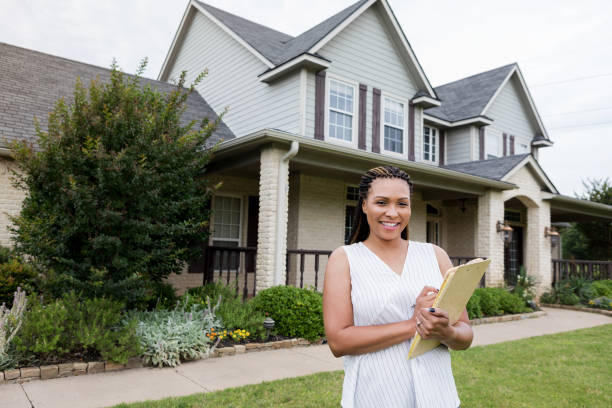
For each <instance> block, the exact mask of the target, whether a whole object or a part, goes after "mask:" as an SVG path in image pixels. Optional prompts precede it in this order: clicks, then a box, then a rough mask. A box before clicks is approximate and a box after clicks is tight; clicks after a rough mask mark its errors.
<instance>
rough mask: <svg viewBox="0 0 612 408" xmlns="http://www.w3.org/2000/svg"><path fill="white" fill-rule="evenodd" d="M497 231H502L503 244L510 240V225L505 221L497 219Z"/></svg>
mask: <svg viewBox="0 0 612 408" xmlns="http://www.w3.org/2000/svg"><path fill="white" fill-rule="evenodd" d="M497 232H501V233H502V236H503V239H504V244H505V245H508V244H509V243H510V241H512V227H511V226H509V225H508V224H506V223H505V222H501V221H497Z"/></svg>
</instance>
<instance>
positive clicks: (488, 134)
mask: <svg viewBox="0 0 612 408" xmlns="http://www.w3.org/2000/svg"><path fill="white" fill-rule="evenodd" d="M0 51H1V49H0ZM2 52H4V51H2ZM24 52H25V51H24ZM0 60H1V59H0ZM0 65H1V63H0ZM41 65H42V64H41ZM205 68H206V69H208V72H209V74H208V76H207V77H206V79H205V80H204V81H202V82H201V83H200V84H199V85H198V88H197V90H198V92H199V95H198V96H197V97H198V98H201V97H204V98H205V101H204V100H203V99H202V100H201V101H200V102H201V107H202V108H203V110H202V113H203V114H206V115H210V116H211V117H216V116H215V115H216V114H221V113H222V112H225V111H226V108H227V111H226V113H225V114H224V116H223V123H224V125H223V126H224V127H223V129H220V131H219V133H218V134H217V136H216V137H217V138H218V140H222V142H221V143H220V144H219V145H218V146H217V148H216V154H215V156H214V158H213V161H212V162H211V164H210V166H209V168H208V174H209V176H210V178H211V179H212V180H218V181H223V185H222V186H221V188H220V189H219V190H218V191H217V194H216V196H215V197H214V199H213V202H212V208H213V212H214V215H213V219H212V222H211V224H212V235H211V238H210V241H209V242H207V243H205V245H204V248H203V253H204V254H206V256H205V257H204V258H203V259H201V260H194V262H193V263H192V265H191V266H190V272H192V273H190V274H182V275H179V276H174V277H172V279H171V280H172V281H173V282H174V283H175V284H176V285H178V286H181V287H185V286H189V285H197V284H200V283H201V282H202V279H211V278H213V276H212V275H213V274H214V276H220V277H222V278H223V279H227V281H230V280H233V279H237V280H238V281H239V282H240V283H242V282H244V290H245V291H246V290H249V291H251V290H255V289H256V290H261V289H263V288H267V287H270V286H273V285H277V284H284V283H289V284H296V285H315V286H316V287H318V288H321V287H322V282H323V279H322V278H323V271H324V268H325V261H326V256H325V254H327V253H329V251H331V250H333V249H334V248H336V247H338V246H340V245H343V244H344V243H345V242H346V240H347V237H348V235H349V233H350V230H351V227H352V225H351V222H352V218H351V215H352V214H353V212H354V208H355V206H356V204H357V189H356V187H357V184H358V182H359V176H360V175H361V174H362V173H363V172H364V171H366V170H367V169H369V168H372V167H375V166H378V165H381V164H391V165H395V166H398V167H400V168H402V169H404V170H406V171H407V172H408V174H410V176H411V178H412V180H413V182H414V187H415V190H414V195H413V197H412V198H411V206H412V220H411V223H410V238H411V239H412V240H417V241H428V242H433V243H436V244H439V245H441V246H442V247H443V248H445V249H446V250H447V252H448V253H449V255H450V256H451V258H452V259H453V260H454V261H459V260H461V259H466V258H468V259H469V258H473V257H476V256H480V257H488V258H491V260H492V263H491V266H490V268H489V271H488V272H487V274H486V285H488V286H499V285H502V284H504V283H505V282H506V283H510V284H511V283H512V282H513V280H514V279H516V275H517V273H518V270H519V267H520V266H521V265H524V266H525V267H526V268H527V270H528V271H529V273H530V274H532V275H535V276H536V277H537V280H538V281H539V286H538V291H539V292H542V291H544V290H546V289H547V288H548V287H549V286H550V283H551V281H552V261H551V247H552V242H551V241H552V237H551V236H550V234H549V232H550V227H551V223H553V222H559V221H578V220H583V219H597V220H605V221H606V222H609V221H610V220H612V206H607V205H602V204H598V203H593V202H589V201H584V200H578V199H575V198H571V197H565V196H562V195H560V194H559V193H558V191H557V190H556V188H555V186H554V185H553V184H552V183H551V182H550V180H549V179H548V177H547V176H546V173H545V172H544V170H543V169H542V168H541V166H540V164H539V163H538V155H539V154H538V152H539V149H541V148H547V147H550V146H552V144H553V143H552V141H551V140H550V137H549V135H548V133H547V131H546V129H545V127H544V125H543V124H542V121H541V119H540V117H539V114H538V112H537V109H536V107H535V104H534V102H533V100H532V98H531V96H530V94H529V90H528V88H527V86H526V84H525V81H524V79H523V76H522V74H521V71H520V69H519V67H518V65H516V64H510V65H507V66H504V67H500V68H497V69H494V70H491V71H487V72H483V73H480V74H477V75H474V76H471V77H468V78H464V79H461V80H459V81H455V82H452V83H449V84H446V85H442V86H439V87H435V88H434V87H433V86H432V85H431V84H430V82H429V80H428V78H427V76H426V75H425V72H424V71H423V69H422V67H421V66H420V64H419V62H418V60H417V58H416V56H415V54H414V52H413V50H412V48H411V46H410V44H409V42H408V40H407V39H406V37H405V35H404V33H403V31H402V29H401V27H400V25H399V23H398V21H397V20H396V18H395V16H394V14H393V12H392V10H391V8H390V7H389V4H388V3H387V1H385V0H361V1H358V2H356V3H354V4H352V5H350V6H349V7H347V8H346V9H344V10H342V11H340V12H339V13H337V14H335V15H333V16H331V17H330V18H328V19H326V20H325V21H323V22H321V23H320V24H318V25H316V26H314V27H313V28H311V29H310V30H308V31H306V32H304V33H302V34H301V35H299V36H297V37H291V36H289V35H286V34H284V33H281V32H278V31H276V30H273V29H271V28H268V27H265V26H262V25H260V24H257V23H254V22H252V21H249V20H247V19H244V18H242V17H238V16H236V15H233V14H230V13H227V12H225V11H223V10H220V9H218V8H215V7H212V6H210V5H207V4H205V3H202V2H199V1H197V0H191V1H190V2H189V3H188V5H187V8H186V10H185V13H184V15H183V18H182V21H181V23H180V26H179V28H178V30H177V33H176V35H175V38H174V40H173V42H172V45H171V47H170V50H169V52H168V54H167V57H166V59H165V62H164V64H163V67H162V69H161V72H160V74H159V77H158V81H157V82H155V84H157V85H158V86H160V87H162V86H164V85H162V83H165V82H170V81H172V80H173V79H175V78H177V77H178V75H179V74H180V72H181V71H183V70H187V72H188V77H187V80H188V82H189V81H190V80H191V79H193V78H194V77H195V76H197V75H198V73H200V72H201V71H202V70H203V69H205ZM0 69H1V68H0ZM90 69H93V68H90ZM1 74H2V73H1V72H0V81H3V79H2V78H9V77H7V76H6V75H1ZM11 75H14V74H11ZM24 80H25V79H24ZM50 82H52V81H50ZM28 86H29V87H35V84H32V83H30V84H28ZM168 86H169V85H168ZM26 89H28V88H26ZM1 92H3V90H2V89H1V87H0V93H1ZM0 98H1V94H0ZM15 99H16V101H15V102H14V103H19V98H15ZM0 100H2V99H0ZM3 103H4V102H3ZM204 107H206V109H204ZM9 116H10V115H9ZM40 116H44V115H40ZM40 116H39V117H40ZM30 120H31V118H30V117H29V116H27V115H26V116H25V117H20V118H19V119H18V121H19V122H20V123H21V122H24V121H30ZM11 121H12V122H11ZM14 122H15V120H14V119H13V118H12V117H8V118H2V116H0V131H1V132H2V134H0V140H2V136H3V134H9V133H10V134H12V133H11V132H13V130H14V129H13V125H11V124H12V123H14ZM7 123H8V124H9V125H7ZM30 134H32V133H31V132H25V134H23V133H22V134H21V135H17V136H15V137H27V135H30ZM4 163H5V164H4V165H5V166H6V163H8V161H7V160H4ZM2 177H4V178H2ZM5 178H6V177H5V176H2V175H0V180H4V179H5ZM0 183H6V182H5V181H1V182H0ZM0 191H12V190H9V189H8V188H7V187H5V184H0ZM11 194H13V193H11ZM18 202H19V197H15V198H14V199H13V200H12V201H11V202H9V203H4V202H2V201H0V208H4V207H3V206H5V207H6V206H12V211H15V210H16V209H17V208H18ZM506 225H508V226H510V227H511V228H512V229H513V233H512V234H511V236H510V235H509V236H508V237H507V238H504V236H505V230H506V229H507V228H506V227H505V226H506ZM0 228H2V225H1V224H0ZM2 233H3V232H2V230H0V234H2ZM4 234H5V235H0V239H2V237H3V236H4V237H7V235H6V233H4ZM4 239H6V238H4ZM505 241H506V242H505ZM203 275H204V276H203Z"/></svg>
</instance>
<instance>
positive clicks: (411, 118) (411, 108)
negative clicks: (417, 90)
mask: <svg viewBox="0 0 612 408" xmlns="http://www.w3.org/2000/svg"><path fill="white" fill-rule="evenodd" d="M408 160H410V161H414V105H413V104H412V102H410V103H408Z"/></svg>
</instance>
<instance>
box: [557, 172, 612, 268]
mask: <svg viewBox="0 0 612 408" xmlns="http://www.w3.org/2000/svg"><path fill="white" fill-rule="evenodd" d="M582 184H583V186H584V188H585V190H586V193H585V194H582V195H578V194H576V197H578V198H581V199H584V200H590V201H594V202H597V203H602V204H608V205H612V184H610V180H609V179H608V178H605V179H593V180H590V179H587V181H586V182H584V181H583V182H582ZM563 257H564V258H575V259H590V260H612V222H610V221H608V222H606V221H588V222H576V223H573V224H572V227H571V228H568V229H567V230H566V231H564V232H563Z"/></svg>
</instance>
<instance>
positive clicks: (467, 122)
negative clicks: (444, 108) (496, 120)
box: [423, 113, 493, 128]
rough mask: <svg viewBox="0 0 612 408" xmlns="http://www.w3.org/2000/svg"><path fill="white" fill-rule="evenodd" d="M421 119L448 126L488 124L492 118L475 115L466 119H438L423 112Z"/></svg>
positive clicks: (491, 121)
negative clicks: (452, 120)
mask: <svg viewBox="0 0 612 408" xmlns="http://www.w3.org/2000/svg"><path fill="white" fill-rule="evenodd" d="M423 119H424V120H425V121H427V122H430V123H435V124H437V125H441V126H446V127H449V128H453V127H459V126H465V125H475V126H488V125H491V124H492V123H493V119H491V118H488V117H486V116H476V117H473V118H467V119H462V120H458V121H454V122H451V121H448V120H444V119H440V118H438V117H435V116H432V115H428V114H426V113H425V114H423Z"/></svg>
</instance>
